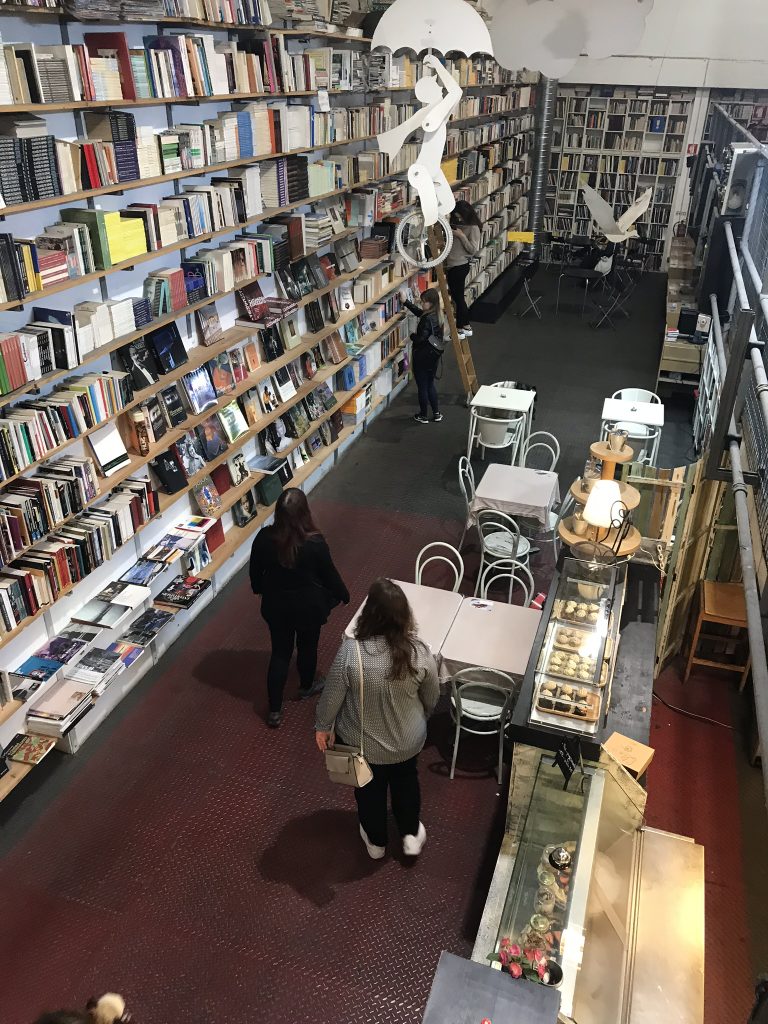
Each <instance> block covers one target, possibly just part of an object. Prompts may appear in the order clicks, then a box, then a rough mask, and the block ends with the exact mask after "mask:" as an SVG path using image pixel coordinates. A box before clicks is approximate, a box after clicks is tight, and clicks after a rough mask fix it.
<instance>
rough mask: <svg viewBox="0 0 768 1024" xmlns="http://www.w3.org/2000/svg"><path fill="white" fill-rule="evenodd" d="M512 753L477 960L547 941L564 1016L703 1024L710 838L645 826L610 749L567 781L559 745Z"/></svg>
mask: <svg viewBox="0 0 768 1024" xmlns="http://www.w3.org/2000/svg"><path fill="white" fill-rule="evenodd" d="M515 763H516V768H515V772H514V774H513V777H512V781H511V788H510V794H509V813H508V817H507V828H506V832H505V838H504V841H503V843H502V848H501V851H500V855H499V859H498V861H497V865H496V871H495V873H494V877H493V881H492V883H491V889H490V892H489V897H488V901H487V903H486V908H485V912H484V914H483V918H482V921H481V924H480V928H479V931H478V936H477V940H476V943H475V949H474V951H473V954H472V959H473V960H476V961H477V962H479V963H480V962H484V963H486V964H488V963H489V962H490V964H491V967H495V968H496V969H497V970H499V969H504V968H502V962H503V961H504V957H505V951H509V950H510V949H511V950H513V951H514V953H517V952H518V951H524V953H523V956H524V957H527V958H529V959H533V958H534V953H535V951H537V950H541V951H542V953H543V955H544V957H545V958H546V962H547V964H551V963H552V962H554V963H555V964H557V965H558V967H559V970H555V972H554V974H553V975H552V976H550V978H549V979H548V980H549V982H550V984H551V983H552V977H554V985H555V987H556V988H557V991H558V995H559V1010H560V1016H559V1017H558V1020H562V1019H565V1020H569V1021H578V1024H607V1022H611V1024H658V1021H661V1020H675V1021H677V1022H679V1024H701V1022H702V1021H703V1007H704V969H703V968H704V961H703V955H704V946H703V934H704V857H703V849H702V847H700V846H697V844H696V843H694V842H693V841H692V840H689V839H686V838H685V837H682V836H673V835H671V834H670V833H666V832H657V831H655V830H654V829H650V828H648V827H647V826H646V825H645V822H644V810H645V798H646V794H645V791H644V790H643V789H642V787H641V786H640V785H639V784H638V783H637V782H636V781H635V780H634V779H632V778H631V777H630V776H629V775H628V774H627V772H626V771H625V770H624V769H623V768H622V767H621V766H620V765H619V764H618V762H616V761H615V760H614V759H613V758H612V757H611V756H610V755H609V754H607V753H606V752H603V753H602V755H601V757H600V759H599V761H597V762H587V763H585V764H584V766H583V771H582V770H580V769H577V771H576V773H575V774H574V775H573V776H572V778H571V779H570V782H569V783H568V785H567V788H566V789H563V775H562V773H561V772H560V770H559V769H558V768H557V767H555V766H554V765H553V764H552V758H551V755H550V754H548V753H543V752H542V751H540V750H537V749H536V748H534V747H528V746H521V747H520V748H519V750H518V751H517V752H516V757H515ZM500 954H501V955H500ZM661 964H668V965H674V967H673V968H672V969H670V970H666V969H664V968H661V967H660V965H661ZM509 973H510V974H511V973H512V971H509ZM513 977H516V975H513ZM681 978H684V979H685V984H684V985H681V984H680V983H679V982H680V979H681ZM510 984H512V985H530V984H536V981H535V980H531V979H530V977H526V976H524V977H521V978H519V980H517V981H512V980H510ZM521 1019H522V1018H521ZM524 1019H525V1020H526V1021H528V1020H530V1021H531V1024H537V1022H538V1021H539V1019H540V1018H539V1017H538V1016H536V1015H532V1016H525V1017H524ZM541 1019H543V1018H541Z"/></svg>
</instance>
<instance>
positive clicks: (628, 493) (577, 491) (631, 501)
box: [571, 479, 640, 512]
mask: <svg viewBox="0 0 768 1024" xmlns="http://www.w3.org/2000/svg"><path fill="white" fill-rule="evenodd" d="M616 482H617V483H618V485H619V491H620V494H621V500H622V501H623V502H624V504H625V505H626V506H627V509H628V510H629V511H630V512H631V511H632V509H633V508H637V506H638V505H639V504H640V491H638V489H637V488H636V487H633V486H632V485H631V484H625V483H622V482H621V481H620V480H617V481H616ZM571 495H572V496H573V498H574V499H575V500H576V501H577V502H578V503H579V505H586V503H587V498H588V497H589V491H582V489H581V480H580V479H579V480H574V481H573V483H572V484H571Z"/></svg>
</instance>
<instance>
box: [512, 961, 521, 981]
mask: <svg viewBox="0 0 768 1024" xmlns="http://www.w3.org/2000/svg"><path fill="white" fill-rule="evenodd" d="M509 973H510V974H511V975H512V977H513V978H521V977H522V976H523V968H522V967H521V966H520V964H510V965H509Z"/></svg>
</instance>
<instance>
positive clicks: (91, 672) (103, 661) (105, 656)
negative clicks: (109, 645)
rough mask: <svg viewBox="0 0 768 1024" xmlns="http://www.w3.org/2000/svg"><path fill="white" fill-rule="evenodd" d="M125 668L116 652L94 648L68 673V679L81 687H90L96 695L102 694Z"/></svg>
mask: <svg viewBox="0 0 768 1024" xmlns="http://www.w3.org/2000/svg"><path fill="white" fill-rule="evenodd" d="M124 668H125V666H124V664H123V662H122V660H121V658H120V655H119V654H117V653H116V652H115V651H109V650H105V649H102V648H100V647H92V648H91V649H90V650H89V651H87V652H86V653H85V654H84V655H83V657H82V659H81V660H80V661H79V662H78V664H77V665H76V666H75V667H74V668H73V669H72V671H71V672H68V673H67V677H68V678H69V679H70V680H72V681H74V682H76V683H78V684H80V685H81V686H84V687H85V686H90V687H91V688H92V689H93V691H94V692H95V693H96V694H101V693H103V692H104V690H105V689H106V688H107V686H108V685H109V683H110V682H111V681H112V680H113V679H114V677H115V676H116V675H118V674H119V673H120V672H122V671H123V669H124Z"/></svg>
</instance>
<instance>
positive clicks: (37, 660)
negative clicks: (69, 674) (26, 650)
mask: <svg viewBox="0 0 768 1024" xmlns="http://www.w3.org/2000/svg"><path fill="white" fill-rule="evenodd" d="M63 665H64V662H63V661H56V660H54V659H52V658H42V657H39V656H38V655H33V656H32V657H31V658H27V660H26V661H24V662H22V664H21V665H19V667H18V668H17V669H15V671H16V672H17V673H18V674H19V675H21V676H25V677H26V678H27V679H35V680H37V681H38V682H40V683H44V682H46V681H47V680H48V679H50V678H51V676H55V675H56V673H57V672H58V671H59V669H60V668H62V667H63Z"/></svg>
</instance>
